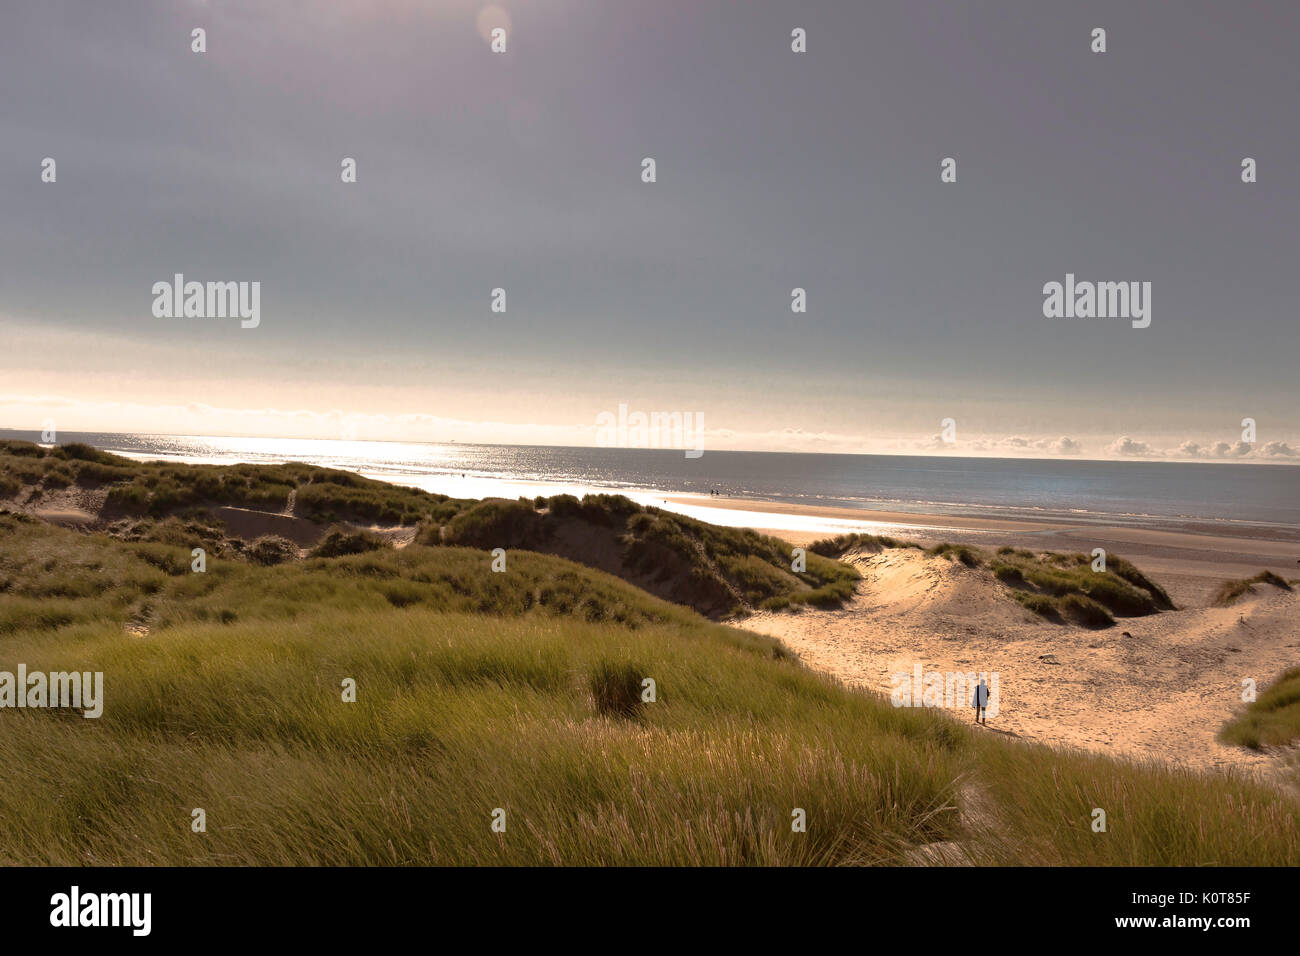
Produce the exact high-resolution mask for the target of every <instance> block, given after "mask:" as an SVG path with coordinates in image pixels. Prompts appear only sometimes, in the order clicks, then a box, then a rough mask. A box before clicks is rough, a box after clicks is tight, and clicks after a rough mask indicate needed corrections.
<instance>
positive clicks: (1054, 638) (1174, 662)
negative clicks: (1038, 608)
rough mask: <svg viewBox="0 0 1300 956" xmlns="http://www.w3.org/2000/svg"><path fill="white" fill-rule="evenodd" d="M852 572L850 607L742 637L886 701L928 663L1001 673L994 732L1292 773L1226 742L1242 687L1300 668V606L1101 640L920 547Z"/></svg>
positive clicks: (1148, 620)
mask: <svg viewBox="0 0 1300 956" xmlns="http://www.w3.org/2000/svg"><path fill="white" fill-rule="evenodd" d="M845 560H847V561H849V562H850V563H852V564H853V565H854V566H856V567H857V568H858V569H859V571H861V573H862V575H863V581H862V582H861V583H860V584H859V585H858V588H857V593H856V594H855V595H854V597H853V598H852V599H851V600H850V601H849V602H847V603H846V604H845V606H843V607H842V608H839V609H832V610H819V609H815V608H807V607H805V608H800V609H797V610H795V611H793V612H785V611H783V612H760V613H757V614H755V615H753V616H751V617H749V618H747V619H746V620H744V621H742V622H739V623H738V625H737V626H739V627H743V628H745V629H746V630H752V631H757V632H759V633H763V634H768V635H771V636H773V637H777V638H779V639H780V640H782V641H783V642H784V643H785V644H786V645H787V646H788V647H790V648H791V650H793V651H795V652H796V653H797V654H799V656H800V658H801V659H802V660H803V661H804V662H805V663H806V664H808V665H809V666H811V667H814V668H816V669H818V670H822V671H825V672H827V673H830V674H833V675H834V676H836V677H838V678H840V679H841V680H843V681H845V682H846V683H849V684H852V685H856V686H860V687H865V688H868V689H870V690H873V691H877V692H880V693H883V694H886V695H888V693H889V692H890V690H891V688H892V686H893V681H892V680H891V676H892V675H894V674H898V673H906V674H910V673H911V672H912V670H913V667H914V665H915V664H917V663H919V664H920V665H921V666H922V669H923V670H924V671H938V672H944V673H947V672H955V671H961V672H969V671H990V672H997V673H998V675H999V698H1000V699H999V702H998V703H999V708H998V713H997V716H996V717H994V718H992V719H990V720H989V722H988V728H989V730H990V731H993V730H997V731H1002V732H1008V733H1013V734H1016V735H1018V736H1021V737H1027V738H1030V739H1033V740H1036V741H1040V742H1042V743H1046V744H1050V745H1054V746H1068V747H1079V748H1082V749H1085V750H1093V751H1097V752H1101V753H1106V754H1111V755H1118V756H1129V757H1138V758H1155V759H1158V760H1161V761H1166V762H1170V763H1178V764H1183V765H1186V766H1189V767H1193V768H1196V769H1201V770H1214V769H1224V768H1237V769H1245V770H1249V771H1257V772H1260V773H1272V772H1274V770H1275V769H1276V767H1277V765H1278V764H1279V763H1280V761H1279V760H1278V758H1277V757H1274V756H1268V755H1263V754H1256V753H1253V752H1251V751H1249V750H1246V749H1243V748H1240V747H1231V746H1225V745H1223V744H1220V743H1219V742H1218V741H1217V740H1216V739H1215V735H1216V734H1217V733H1218V731H1219V730H1220V728H1221V727H1222V726H1223V724H1224V722H1225V721H1226V720H1228V719H1229V717H1230V716H1231V715H1232V714H1233V713H1234V711H1235V710H1237V709H1239V708H1240V707H1242V706H1244V705H1243V703H1242V699H1241V692H1242V681H1243V679H1245V678H1252V679H1254V680H1255V681H1256V682H1257V683H1258V685H1259V686H1260V687H1263V686H1264V685H1265V684H1267V683H1268V682H1269V681H1271V680H1272V679H1273V678H1275V677H1276V676H1277V675H1278V674H1279V673H1280V672H1281V671H1282V670H1284V669H1285V668H1287V667H1289V666H1293V665H1294V664H1295V663H1296V661H1297V659H1298V658H1300V635H1298V634H1297V628H1296V625H1295V621H1296V620H1297V617H1298V612H1300V594H1297V593H1295V592H1288V591H1283V590H1279V589H1276V588H1272V587H1267V586H1263V587H1260V588H1259V589H1258V591H1257V593H1256V594H1254V595H1248V596H1246V597H1245V598H1243V599H1242V600H1241V601H1240V602H1238V603H1237V604H1236V605H1233V606H1232V607H1227V608H1213V607H1206V606H1191V607H1182V608H1181V609H1179V610H1174V611H1164V612H1162V613H1160V614H1154V615H1150V616H1148V617H1140V618H1118V619H1117V622H1116V625H1115V626H1114V627H1109V628H1104V629H1099V630H1091V629H1087V628H1083V627H1078V626H1073V625H1062V624H1054V623H1051V622H1049V621H1046V620H1044V619H1042V618H1040V617H1038V616H1036V615H1034V614H1032V613H1030V612H1029V611H1026V610H1025V609H1023V608H1022V607H1020V606H1019V605H1018V604H1016V603H1015V602H1014V600H1013V599H1012V598H1011V596H1010V594H1009V589H1008V588H1006V587H1005V586H1004V585H1002V584H1001V583H999V582H998V581H997V580H996V579H995V578H993V576H992V575H991V574H990V573H989V571H988V570H987V569H984V568H968V567H965V566H963V565H961V564H959V563H956V562H952V561H949V560H947V559H945V558H940V557H932V556H929V555H926V554H924V553H923V552H920V551H917V550H915V549H886V550H884V551H882V552H881V553H878V554H870V553H858V554H853V555H849V556H847V557H846V558H845ZM1162 583H1163V582H1162ZM1125 633H1127V634H1128V635H1129V636H1125ZM972 713H973V712H972V710H971V708H970V707H969V701H963V702H962V703H961V704H960V706H958V707H956V708H955V715H956V716H957V718H958V719H961V720H971V719H972Z"/></svg>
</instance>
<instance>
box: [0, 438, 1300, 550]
mask: <svg viewBox="0 0 1300 956" xmlns="http://www.w3.org/2000/svg"><path fill="white" fill-rule="evenodd" d="M0 437H4V438H23V439H26V440H29V441H35V440H38V439H39V437H40V436H39V435H37V434H35V433H31V432H18V431H7V432H6V431H0ZM58 438H59V441H60V443H67V442H74V441H79V442H85V443H86V444H89V445H93V446H94V447H96V448H99V449H102V450H104V451H109V452H113V453H115V454H118V455H123V456H126V457H129V458H137V459H153V460H169V461H177V462H191V463H201V462H206V463H217V464H227V463H235V462H252V463H275V462H284V461H303V462H308V463H311V464H315V465H321V466H326V467H330V468H340V469H345V470H347V471H352V472H357V473H359V474H362V475H365V476H367V477H370V478H377V479H380V480H383V481H389V482H393V483H395V484H403V485H411V486H414V487H419V488H423V489H425V490H427V491H432V492H437V493H441V494H446V495H451V496H453V497H457V498H485V497H502V498H516V497H519V496H527V497H535V496H537V495H553V494H562V493H567V494H575V495H583V494H587V493H617V494H624V495H627V496H628V497H630V498H632V499H633V500H636V501H639V502H641V503H643V504H655V505H658V506H660V507H665V508H669V509H671V510H676V511H679V512H682V513H686V514H693V515H695V516H697V517H703V518H705V519H706V520H709V521H714V522H716V523H720V524H731V525H751V526H757V527H766V528H786V529H789V530H803V529H807V530H824V531H830V532H838V531H842V530H856V529H859V528H861V529H875V528H878V527H880V526H881V523H880V522H876V521H870V520H865V519H866V517H867V516H866V515H865V512H868V511H886V512H898V513H902V514H905V515H911V514H915V515H917V516H918V521H919V519H920V516H924V515H949V516H957V517H962V516H968V517H978V518H994V519H997V518H1011V519H1038V520H1043V521H1052V522H1060V521H1066V522H1070V523H1077V524H1088V523H1106V524H1109V525H1134V526H1140V527H1145V528H1168V529H1170V530H1177V529H1186V528H1195V529H1197V530H1201V531H1204V532H1207V533H1221V534H1234V533H1240V534H1242V535H1243V536H1248V537H1255V536H1259V535H1260V534H1261V533H1263V535H1264V536H1269V537H1271V536H1273V534H1270V533H1269V532H1270V531H1272V532H1274V533H1279V532H1280V533H1281V534H1282V535H1283V536H1287V537H1289V536H1290V533H1293V532H1295V531H1296V530H1297V529H1300V465H1265V464H1245V463H1241V462H1160V461H1092V460H1075V459H1025V458H958V457H949V456H910V455H826V454H806V453H783V452H742V451H706V452H705V453H704V454H703V455H702V456H700V457H699V458H687V457H686V456H685V455H684V454H683V453H682V451H680V450H676V451H674V450H658V449H634V448H566V447H552V446H529V445H475V444H461V443H456V442H449V443H436V442H428V443H426V442H382V441H344V440H325V439H293V438H291V439H282V438H238V437H219V436H211V435H148V434H114V433H100V432H80V433H76V432H60V433H59V435H58ZM714 492H716V493H718V494H719V495H722V496H725V497H727V498H732V499H736V498H739V499H749V500H752V501H754V502H768V503H773V502H774V503H777V504H788V505H814V506H824V507H833V508H839V509H854V510H861V511H863V512H864V520H862V521H854V520H850V519H849V518H847V517H842V518H836V519H830V518H825V517H810V516H808V515H807V514H804V515H773V514H770V513H760V512H758V511H754V512H750V511H746V510H744V509H743V507H742V508H741V509H739V510H731V511H724V510H723V509H719V508H712V507H709V502H710V500H711V498H712V496H713V493H714ZM768 508H770V505H769V506H768ZM792 510H793V511H798V509H792ZM908 524H909V526H911V527H923V526H924V525H923V524H918V523H912V522H909V523H908Z"/></svg>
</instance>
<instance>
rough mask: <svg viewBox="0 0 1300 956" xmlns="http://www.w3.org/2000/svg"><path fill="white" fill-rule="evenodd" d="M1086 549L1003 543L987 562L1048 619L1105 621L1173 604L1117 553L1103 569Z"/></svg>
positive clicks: (1097, 623)
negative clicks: (1041, 549) (1076, 550)
mask: <svg viewBox="0 0 1300 956" xmlns="http://www.w3.org/2000/svg"><path fill="white" fill-rule="evenodd" d="M1092 561H1093V559H1092V558H1091V557H1090V556H1089V555H1086V554H1079V553H1072V554H1071V553H1060V552H1055V551H1047V552H1041V553H1039V552H1033V551H1028V550H1025V549H1022V548H999V549H998V551H997V554H996V555H995V556H994V557H993V558H992V559H991V560H990V563H989V567H990V569H991V570H992V572H993V576H994V577H996V578H997V579H998V580H999V581H1001V582H1002V583H1003V584H1006V585H1007V586H1008V587H1011V588H1013V589H1014V590H1013V592H1012V596H1013V597H1014V598H1015V599H1016V600H1017V601H1019V602H1020V604H1021V605H1023V606H1024V607H1025V608H1027V609H1029V610H1030V611H1033V612H1034V613H1035V614H1039V615H1041V616H1043V617H1046V618H1048V619H1050V620H1061V619H1068V620H1072V621H1074V622H1076V623H1079V624H1083V625H1084V626H1086V627H1107V626H1109V625H1111V624H1114V623H1115V620H1114V618H1115V617H1139V616H1143V615H1147V614H1155V613H1158V612H1159V611H1162V610H1170V609H1172V608H1173V606H1174V604H1173V601H1171V600H1170V599H1169V595H1168V594H1167V593H1165V591H1164V589H1163V588H1161V587H1160V586H1159V585H1158V584H1156V583H1155V582H1154V581H1152V580H1151V579H1150V578H1148V577H1147V576H1146V575H1144V574H1143V573H1142V572H1141V571H1139V570H1138V569H1137V568H1136V567H1135V566H1134V565H1133V564H1132V563H1131V562H1129V561H1126V560H1125V559H1124V558H1121V557H1119V556H1118V555H1113V554H1108V555H1106V565H1105V570H1104V571H1094V570H1093V569H1092Z"/></svg>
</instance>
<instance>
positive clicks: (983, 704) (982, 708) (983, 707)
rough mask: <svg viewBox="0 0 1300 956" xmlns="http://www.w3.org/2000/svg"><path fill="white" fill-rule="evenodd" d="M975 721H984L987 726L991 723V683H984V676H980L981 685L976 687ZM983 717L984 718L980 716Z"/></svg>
mask: <svg viewBox="0 0 1300 956" xmlns="http://www.w3.org/2000/svg"><path fill="white" fill-rule="evenodd" d="M973 703H974V704H975V723H977V724H980V723H982V724H983V725H984V726H985V727H987V726H988V724H989V718H988V714H987V711H988V707H989V685H988V684H986V683H984V678H983V677H981V678H980V682H979V685H978V686H977V687H976V688H975V700H974V702H973ZM981 717H983V720H981V719H980V718H981Z"/></svg>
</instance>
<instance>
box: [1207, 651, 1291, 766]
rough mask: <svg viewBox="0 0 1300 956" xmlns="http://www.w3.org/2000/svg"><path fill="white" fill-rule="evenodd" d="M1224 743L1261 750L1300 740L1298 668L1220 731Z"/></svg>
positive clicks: (1250, 704)
mask: <svg viewBox="0 0 1300 956" xmlns="http://www.w3.org/2000/svg"><path fill="white" fill-rule="evenodd" d="M1219 739H1220V740H1222V741H1223V742H1224V743H1226V744H1236V745H1237V746H1240V747H1249V748H1250V749H1251V750H1263V749H1264V748H1265V747H1286V746H1290V745H1292V744H1294V743H1296V742H1297V741H1300V667H1293V668H1291V670H1289V671H1287V672H1285V673H1284V674H1282V676H1281V677H1279V678H1278V679H1277V680H1276V681H1274V682H1273V683H1272V684H1271V685H1269V686H1268V687H1267V688H1266V689H1265V690H1264V691H1263V693H1261V694H1260V695H1259V696H1258V697H1257V698H1256V699H1255V700H1253V701H1252V702H1251V703H1249V704H1247V705H1246V709H1245V712H1244V713H1242V714H1239V715H1238V716H1236V717H1234V718H1232V720H1230V721H1228V723H1227V724H1225V725H1224V727H1223V730H1221V731H1220V732H1219Z"/></svg>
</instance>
